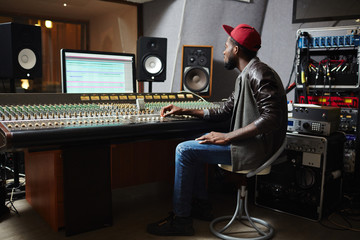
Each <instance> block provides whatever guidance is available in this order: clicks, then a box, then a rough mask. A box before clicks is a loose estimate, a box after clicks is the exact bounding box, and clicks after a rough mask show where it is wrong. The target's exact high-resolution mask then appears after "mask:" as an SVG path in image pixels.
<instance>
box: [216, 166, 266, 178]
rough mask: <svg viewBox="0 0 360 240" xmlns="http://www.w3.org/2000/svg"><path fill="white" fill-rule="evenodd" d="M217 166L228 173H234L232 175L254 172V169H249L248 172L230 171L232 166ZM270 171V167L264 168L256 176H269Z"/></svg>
mask: <svg viewBox="0 0 360 240" xmlns="http://www.w3.org/2000/svg"><path fill="white" fill-rule="evenodd" d="M218 166H219V167H220V168H222V169H224V170H226V171H229V172H234V173H240V174H247V173H249V172H251V171H254V170H255V169H250V170H240V171H233V170H232V166H231V165H225V164H218ZM270 171H271V166H269V167H267V168H264V169H263V170H261V171H260V172H258V173H257V174H256V175H267V174H269V173H270Z"/></svg>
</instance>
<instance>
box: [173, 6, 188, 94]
mask: <svg viewBox="0 0 360 240" xmlns="http://www.w3.org/2000/svg"><path fill="white" fill-rule="evenodd" d="M185 6H186V0H185V1H184V6H183V10H182V15H181V24H180V30H179V35H178V42H177V46H176V54H175V60H174V68H173V72H172V78H171V84H170V92H172V89H173V86H174V78H175V69H176V61H177V58H178V53H179V50H180V43H181V33H182V29H183V25H184V15H185Z"/></svg>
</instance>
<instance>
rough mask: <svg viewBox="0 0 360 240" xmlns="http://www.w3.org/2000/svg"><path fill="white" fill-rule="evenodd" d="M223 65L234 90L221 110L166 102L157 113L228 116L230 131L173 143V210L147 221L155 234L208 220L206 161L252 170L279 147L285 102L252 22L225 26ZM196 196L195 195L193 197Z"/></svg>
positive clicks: (184, 231) (189, 229) (189, 230)
mask: <svg viewBox="0 0 360 240" xmlns="http://www.w3.org/2000/svg"><path fill="white" fill-rule="evenodd" d="M223 28H224V30H225V31H226V32H227V33H228V35H229V37H228V39H227V41H226V43H225V51H224V64H225V68H226V69H229V70H232V69H234V68H237V69H238V70H240V74H239V76H238V77H237V79H236V83H235V90H234V92H233V93H232V94H231V96H230V97H229V98H228V99H227V101H226V102H225V103H224V106H223V107H222V108H221V109H219V110H214V109H211V110H196V109H183V108H179V107H177V106H174V105H169V106H166V107H164V108H163V109H162V110H161V115H162V116H164V117H166V116H168V115H170V114H186V115H193V116H197V117H199V118H203V119H205V120H213V121H215V120H216V121H221V120H227V119H231V122H230V131H229V132H228V133H220V132H210V133H209V134H206V135H203V136H201V137H199V138H197V139H195V140H192V141H186V142H183V143H180V144H179V145H178V146H177V148H176V156H175V182H174V197H173V213H171V214H170V216H169V217H167V218H165V219H163V220H161V221H159V222H156V223H153V224H149V225H148V228H147V230H148V232H149V233H152V234H156V235H193V234H194V229H193V226H192V218H199V219H203V220H211V217H212V215H211V212H210V208H209V207H207V206H208V205H209V204H208V200H207V193H206V188H205V172H204V164H206V163H208V164H226V165H232V168H233V171H237V170H244V169H254V168H257V167H259V166H260V165H261V164H262V163H264V162H265V161H266V160H267V159H268V158H269V157H270V156H271V155H273V153H275V152H276V150H277V149H278V148H279V147H280V146H281V144H282V142H283V141H284V138H285V136H286V128H287V101H286V94H285V91H284V87H283V85H282V82H281V79H280V77H279V76H278V75H277V73H276V72H275V71H274V70H273V69H272V68H270V67H269V66H267V65H266V64H265V63H262V62H261V61H260V60H259V59H258V58H257V57H256V55H257V51H258V50H259V49H260V45H261V38H260V35H259V33H258V32H257V31H256V30H255V29H254V28H253V27H251V26H249V25H246V24H240V25H238V26H237V27H236V28H232V27H230V26H227V25H223ZM194 199H195V200H194Z"/></svg>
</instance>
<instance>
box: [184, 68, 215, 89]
mask: <svg viewBox="0 0 360 240" xmlns="http://www.w3.org/2000/svg"><path fill="white" fill-rule="evenodd" d="M184 83H185V87H186V88H187V89H188V90H190V91H192V92H200V91H202V90H204V89H205V88H206V87H208V84H209V73H208V72H207V71H206V70H205V69H204V68H188V69H187V70H186V71H185V75H184Z"/></svg>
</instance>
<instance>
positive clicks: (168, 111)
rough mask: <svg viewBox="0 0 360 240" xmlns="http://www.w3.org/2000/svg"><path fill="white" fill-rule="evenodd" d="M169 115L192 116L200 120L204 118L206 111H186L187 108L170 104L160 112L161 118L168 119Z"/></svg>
mask: <svg viewBox="0 0 360 240" xmlns="http://www.w3.org/2000/svg"><path fill="white" fill-rule="evenodd" d="M169 115H190V116H194V117H198V118H203V117H204V111H203V110H202V109H186V108H180V107H177V106H175V105H173V104H170V105H168V106H166V107H163V108H162V109H161V110H160V116H161V117H166V116H169Z"/></svg>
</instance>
